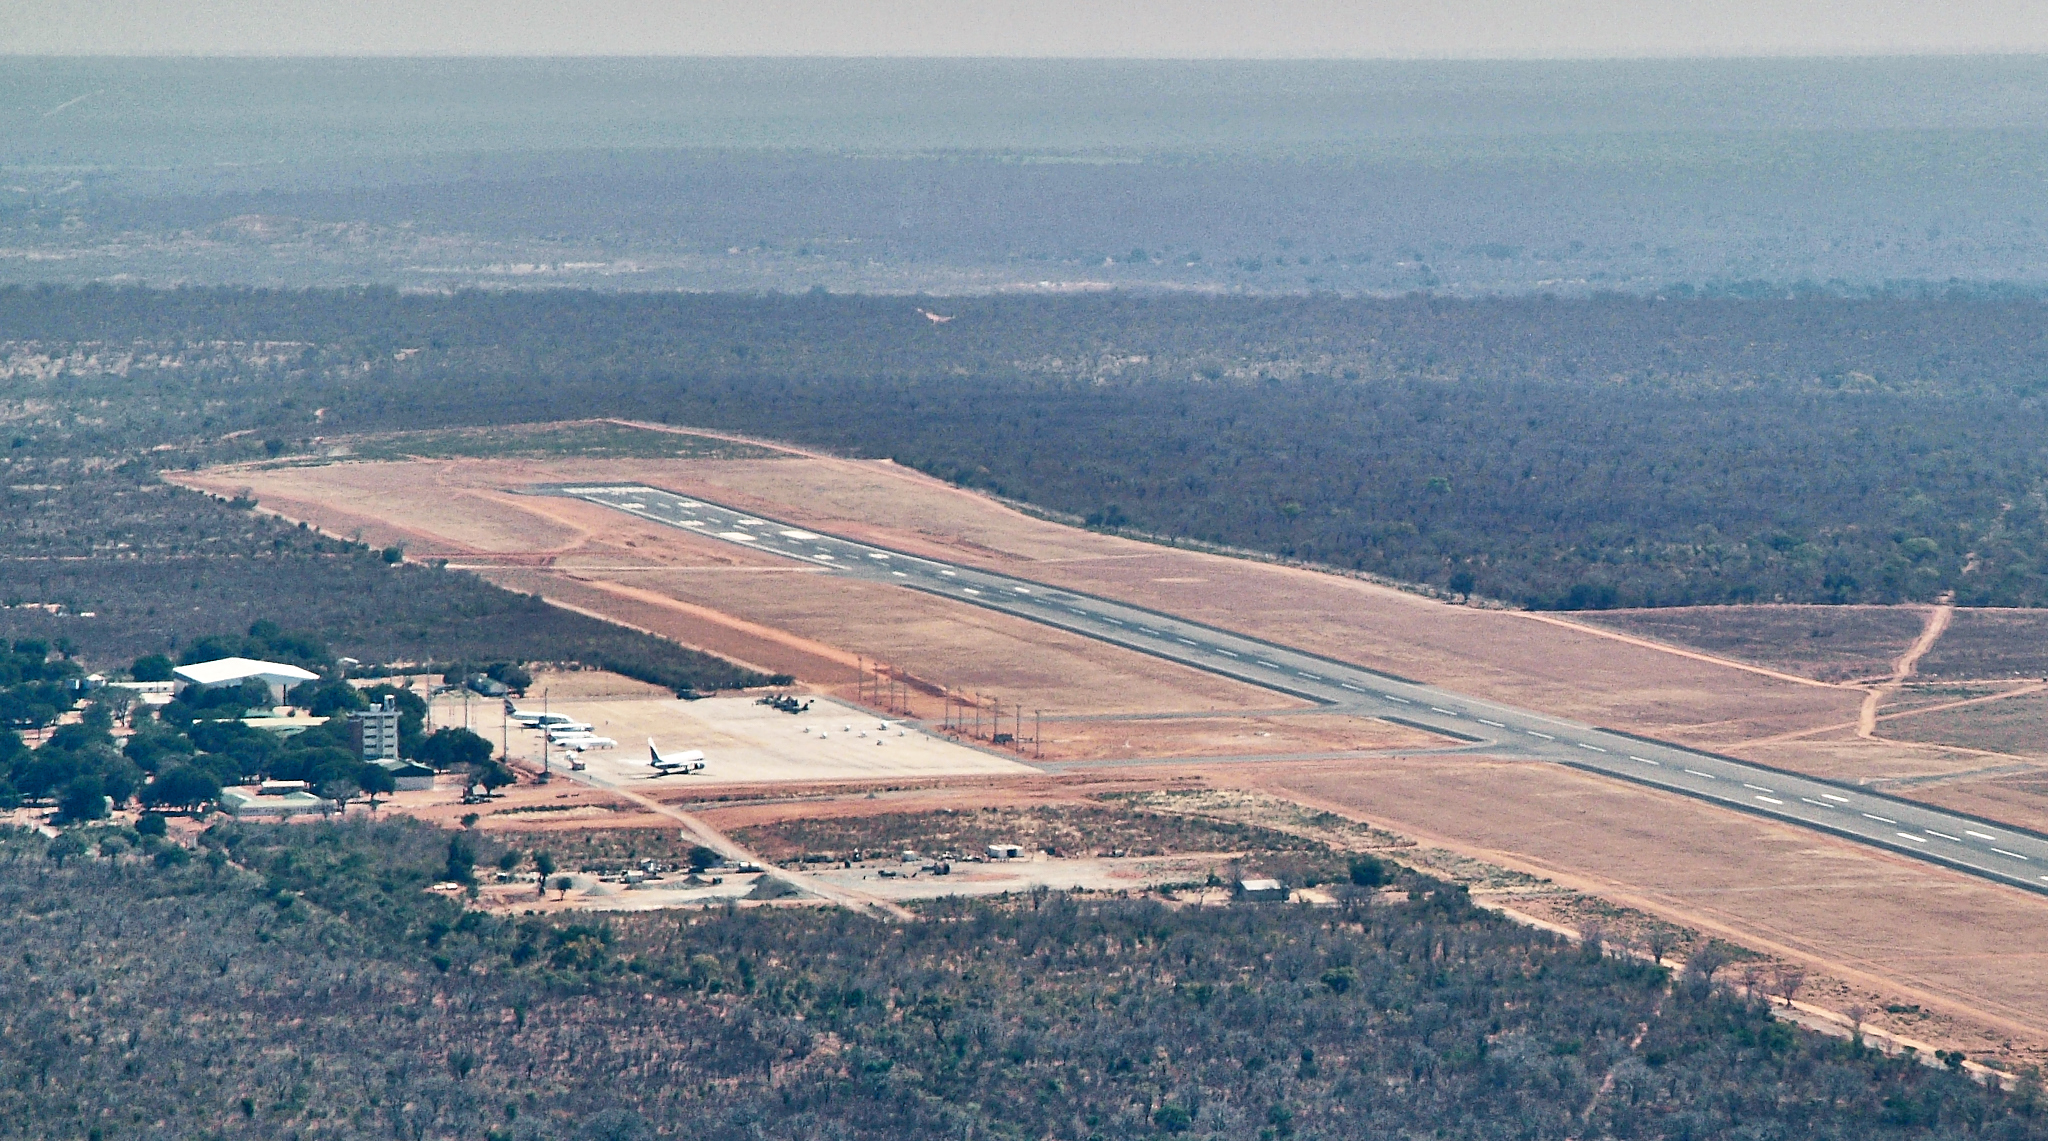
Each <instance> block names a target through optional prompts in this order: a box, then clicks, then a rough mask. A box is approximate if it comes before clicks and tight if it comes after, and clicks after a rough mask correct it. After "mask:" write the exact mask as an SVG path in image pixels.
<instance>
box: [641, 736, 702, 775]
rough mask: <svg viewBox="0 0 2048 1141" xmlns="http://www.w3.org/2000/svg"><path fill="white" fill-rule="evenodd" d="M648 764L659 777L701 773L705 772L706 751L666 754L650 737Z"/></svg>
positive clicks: (648, 739)
mask: <svg viewBox="0 0 2048 1141" xmlns="http://www.w3.org/2000/svg"><path fill="white" fill-rule="evenodd" d="M647 763H648V765H650V766H651V767H652V768H653V769H654V775H655V776H658V777H665V776H681V775H685V774H688V773H700V772H703V771H704V750H702V749H686V750H684V751H683V752H680V753H664V752H662V751H661V747H660V746H659V745H656V744H655V743H654V738H652V737H649V738H647Z"/></svg>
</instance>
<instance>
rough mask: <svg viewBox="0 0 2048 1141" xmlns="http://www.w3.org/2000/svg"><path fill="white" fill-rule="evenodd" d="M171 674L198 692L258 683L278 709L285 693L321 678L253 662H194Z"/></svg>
mask: <svg viewBox="0 0 2048 1141" xmlns="http://www.w3.org/2000/svg"><path fill="white" fill-rule="evenodd" d="M171 673H172V676H174V677H176V678H177V679H178V680H179V681H180V682H182V683H184V685H187V686H195V687H197V688H199V689H212V688H213V687H215V686H220V685H240V684H242V683H243V682H245V681H260V682H262V683H263V684H264V685H267V686H269V687H270V692H271V695H272V696H273V697H274V698H275V699H276V704H279V705H282V704H284V694H285V691H286V690H288V689H290V688H291V687H293V686H295V685H298V684H299V683H301V682H308V681H319V680H320V675H319V674H316V673H314V672H313V671H311V670H302V669H300V668H299V667H297V666H294V665H288V664H286V663H284V662H262V661H257V660H256V659H254V658H221V659H218V660H216V661H211V662H194V663H193V664H191V665H189V666H179V667H178V668H177V669H175V670H172V671H171ZM181 688H182V687H181Z"/></svg>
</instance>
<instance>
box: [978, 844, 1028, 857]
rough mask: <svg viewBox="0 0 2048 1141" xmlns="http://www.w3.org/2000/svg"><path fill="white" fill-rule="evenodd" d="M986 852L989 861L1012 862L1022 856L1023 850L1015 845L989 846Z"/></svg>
mask: <svg viewBox="0 0 2048 1141" xmlns="http://www.w3.org/2000/svg"><path fill="white" fill-rule="evenodd" d="M987 852H988V858H989V859H991V860H1014V859H1016V858H1017V857H1018V856H1021V855H1023V854H1024V849H1022V848H1019V847H1018V846H1017V845H1015V844H990V845H989V846H988V848H987Z"/></svg>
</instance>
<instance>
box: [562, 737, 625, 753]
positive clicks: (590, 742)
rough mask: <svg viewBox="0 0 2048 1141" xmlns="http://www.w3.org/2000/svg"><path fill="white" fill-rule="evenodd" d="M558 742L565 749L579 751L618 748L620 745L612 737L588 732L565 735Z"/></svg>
mask: <svg viewBox="0 0 2048 1141" xmlns="http://www.w3.org/2000/svg"><path fill="white" fill-rule="evenodd" d="M556 744H559V745H560V746H562V747H563V748H564V749H574V750H575V751H577V752H579V753H580V752H582V751H584V750H585V749H616V748H618V747H619V743H618V742H617V741H614V740H612V739H611V738H610V737H596V736H591V735H588V734H584V735H579V736H575V737H563V738H561V739H560V740H559V741H557V742H556Z"/></svg>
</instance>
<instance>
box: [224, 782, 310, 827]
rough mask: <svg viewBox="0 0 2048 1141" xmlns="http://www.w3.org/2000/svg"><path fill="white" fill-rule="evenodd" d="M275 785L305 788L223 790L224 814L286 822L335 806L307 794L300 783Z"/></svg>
mask: <svg viewBox="0 0 2048 1141" xmlns="http://www.w3.org/2000/svg"><path fill="white" fill-rule="evenodd" d="M276 783H278V784H299V785H301V786H302V787H300V788H296V789H293V790H291V791H289V792H279V793H267V792H251V791H249V790H248V789H246V788H228V789H222V790H221V794H220V807H221V811H223V812H225V813H227V814H228V815H229V816H234V817H252V816H275V817H278V818H280V819H283V818H288V817H293V816H299V815H303V814H305V813H308V812H326V811H328V810H329V809H331V808H332V807H333V806H332V805H331V804H330V803H329V802H328V801H326V800H324V799H322V798H321V797H318V796H315V795H313V794H312V793H310V792H307V791H306V790H305V788H304V787H303V782H301V781H278V782H276Z"/></svg>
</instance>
